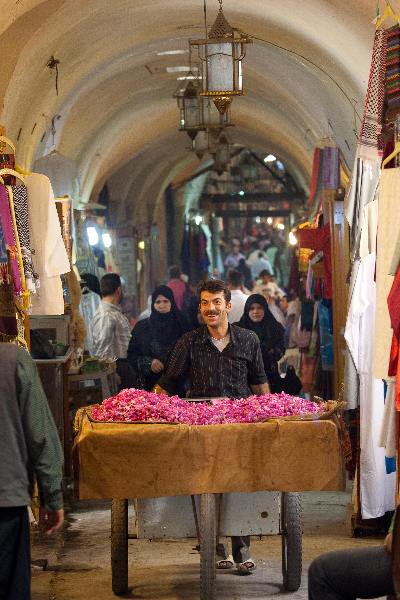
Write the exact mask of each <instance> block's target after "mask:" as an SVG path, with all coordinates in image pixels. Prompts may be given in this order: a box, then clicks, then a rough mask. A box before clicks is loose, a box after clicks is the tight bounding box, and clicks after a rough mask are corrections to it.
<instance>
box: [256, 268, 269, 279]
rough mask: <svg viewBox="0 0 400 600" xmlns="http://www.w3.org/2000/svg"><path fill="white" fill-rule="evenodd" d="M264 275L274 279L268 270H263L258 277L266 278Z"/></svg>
mask: <svg viewBox="0 0 400 600" xmlns="http://www.w3.org/2000/svg"><path fill="white" fill-rule="evenodd" d="M264 275H268V277H272V274H271V273H270V272H269V271H268V269H263V270H262V271H261V273H260V274H259V275H258V276H259V277H264Z"/></svg>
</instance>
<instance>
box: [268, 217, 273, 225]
mask: <svg viewBox="0 0 400 600" xmlns="http://www.w3.org/2000/svg"><path fill="white" fill-rule="evenodd" d="M273 222H274V220H273V218H272V217H268V219H267V223H268V225H272V223H273Z"/></svg>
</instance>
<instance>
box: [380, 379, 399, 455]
mask: <svg viewBox="0 0 400 600" xmlns="http://www.w3.org/2000/svg"><path fill="white" fill-rule="evenodd" d="M395 395H396V391H395V385H394V383H393V382H389V383H388V385H387V393H386V399H385V411H384V415H383V421H382V430H381V437H380V440H379V445H380V446H381V447H382V448H385V456H386V457H389V458H392V457H394V456H396V455H397V436H396V409H395Z"/></svg>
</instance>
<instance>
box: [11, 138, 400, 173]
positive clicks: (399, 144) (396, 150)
mask: <svg viewBox="0 0 400 600" xmlns="http://www.w3.org/2000/svg"><path fill="white" fill-rule="evenodd" d="M398 154H400V142H396V144H395V146H394V150H393V152H392V154H389V156H387V157H386V158H385V160H384V161H383V162H382V169H384V168H385V167H386V165H387V164H388V163H390V161H391V160H393V159H394V158H396V156H397V155H398ZM0 173H1V171H0Z"/></svg>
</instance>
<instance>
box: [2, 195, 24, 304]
mask: <svg viewBox="0 0 400 600" xmlns="http://www.w3.org/2000/svg"><path fill="white" fill-rule="evenodd" d="M0 219H1V224H2V226H3V233H4V240H5V242H6V247H7V250H8V252H9V256H10V264H11V272H12V277H13V288H14V294H16V295H17V296H18V295H19V294H20V293H21V292H22V284H21V275H20V272H19V265H18V254H17V252H18V251H17V244H16V241H15V233H14V225H13V222H12V220H11V213H10V202H9V198H8V193H7V188H6V187H5V186H4V185H0Z"/></svg>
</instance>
